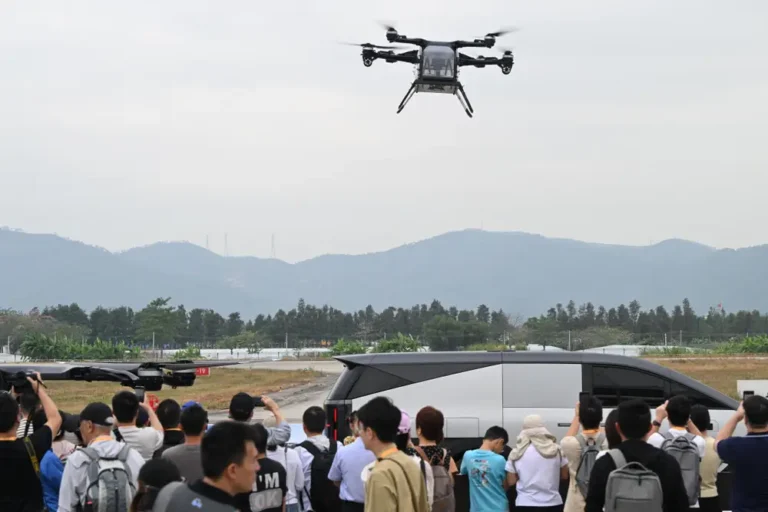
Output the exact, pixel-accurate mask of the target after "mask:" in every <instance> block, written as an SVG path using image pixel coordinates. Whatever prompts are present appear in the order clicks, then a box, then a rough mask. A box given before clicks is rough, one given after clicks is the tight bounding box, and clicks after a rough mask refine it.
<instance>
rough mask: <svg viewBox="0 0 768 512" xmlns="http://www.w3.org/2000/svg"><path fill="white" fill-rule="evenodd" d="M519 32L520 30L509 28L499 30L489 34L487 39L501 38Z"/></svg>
mask: <svg viewBox="0 0 768 512" xmlns="http://www.w3.org/2000/svg"><path fill="white" fill-rule="evenodd" d="M518 30H519V29H518V28H515V27H507V28H503V29H501V30H499V31H498V32H489V33H487V34H486V35H485V37H501V36H505V35H507V34H511V33H512V32H517V31H518Z"/></svg>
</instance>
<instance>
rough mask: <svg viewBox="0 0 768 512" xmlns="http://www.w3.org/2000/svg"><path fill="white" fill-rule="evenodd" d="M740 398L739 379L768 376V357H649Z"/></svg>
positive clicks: (767, 377) (765, 377)
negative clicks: (738, 390)
mask: <svg viewBox="0 0 768 512" xmlns="http://www.w3.org/2000/svg"><path fill="white" fill-rule="evenodd" d="M649 360H651V361H653V362H655V363H657V364H661V365H663V366H666V367H668V368H671V369H673V370H676V371H678V372H680V373H684V374H686V375H688V376H689V377H692V378H694V379H696V380H698V381H701V382H703V383H704V384H706V385H707V386H710V387H713V388H715V389H717V390H718V391H720V392H721V393H724V394H726V395H728V396H731V397H733V398H736V399H738V398H739V396H738V393H737V392H736V381H737V380H751V379H768V360H766V359H764V358H759V359H758V358H748V357H722V358H719V357H718V358H715V357H701V358H685V359H683V358H669V359H663V358H659V359H656V358H649Z"/></svg>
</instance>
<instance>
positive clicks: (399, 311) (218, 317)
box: [0, 298, 768, 350]
mask: <svg viewBox="0 0 768 512" xmlns="http://www.w3.org/2000/svg"><path fill="white" fill-rule="evenodd" d="M565 331H575V332H582V333H587V332H589V333H593V334H594V333H596V332H598V333H600V335H599V336H596V337H595V339H597V338H599V339H600V340H603V339H605V340H606V341H607V342H610V340H611V339H618V341H616V342H617V343H621V342H628V341H626V340H628V339H632V340H635V341H637V340H638V339H643V338H654V339H658V338H659V336H661V335H664V334H667V333H673V334H674V335H677V334H678V333H685V334H686V337H708V336H714V335H724V334H733V335H738V334H748V333H766V332H768V315H764V314H761V313H760V312H759V311H738V312H732V313H727V312H726V311H725V310H724V309H723V308H721V307H717V308H710V310H709V311H708V312H707V314H705V315H698V314H696V312H695V311H694V310H693V308H692V307H691V305H690V302H689V301H688V299H684V300H683V301H682V303H681V304H680V305H676V306H674V307H673V308H672V309H671V312H670V311H668V310H667V309H666V308H665V307H664V306H657V307H655V308H650V309H643V308H642V307H641V305H640V304H639V302H638V301H636V300H634V301H631V302H630V303H629V304H628V305H624V304H621V305H619V306H616V307H611V308H605V307H603V306H597V307H595V306H594V305H593V304H592V303H590V302H587V303H585V304H582V305H579V306H577V305H576V304H575V302H574V301H570V302H568V303H567V304H566V305H565V306H563V305H562V304H556V305H555V306H554V307H552V308H550V309H549V310H548V311H547V312H546V313H544V314H542V315H540V316H538V317H533V318H529V319H528V320H527V321H525V322H523V321H522V319H520V318H517V317H511V316H510V315H508V314H507V313H506V312H504V311H503V310H502V309H499V310H496V311H493V310H491V309H490V308H489V307H488V306H486V305H484V304H481V305H480V306H478V307H477V308H476V309H473V310H469V309H458V308H456V307H453V306H450V307H445V306H443V305H442V303H441V302H440V301H439V300H433V301H432V302H431V303H430V304H429V305H427V304H418V305H414V306H412V307H410V308H402V307H398V308H396V307H388V308H386V309H384V310H382V311H378V312H377V311H376V310H374V308H373V307H372V306H370V305H369V306H367V307H366V308H365V309H361V310H359V311H355V312H344V311H341V310H339V309H336V308H333V307H331V306H328V305H324V306H314V305H311V304H306V303H305V301H304V300H303V299H300V300H299V301H298V304H297V305H296V307H295V308H293V309H291V310H289V311H285V310H283V309H280V310H278V311H277V312H275V313H274V314H267V315H264V314H259V315H256V316H255V317H251V318H248V319H244V318H243V316H242V315H241V313H240V312H232V313H229V314H227V315H226V316H223V315H222V314H220V313H218V312H216V311H214V310H211V309H200V308H195V309H192V310H190V311H187V309H186V308H185V307H184V306H183V305H178V306H174V305H172V304H171V298H157V299H155V300H153V301H152V302H150V303H149V304H148V305H147V306H145V307H144V308H142V309H141V310H139V311H134V310H133V309H132V308H130V307H127V306H121V307H116V308H103V307H97V308H96V309H94V310H92V311H90V312H87V311H85V310H84V309H83V308H81V307H80V306H79V305H78V304H76V303H73V304H68V305H65V304H59V305H56V306H48V307H46V308H44V309H43V310H42V311H38V310H33V311H32V312H30V313H29V314H22V313H19V312H15V311H9V310H6V311H0V340H5V339H6V338H7V339H8V340H9V341H10V342H11V345H12V350H14V348H16V349H17V348H18V346H20V344H21V342H22V341H23V338H24V336H25V334H26V333H40V334H44V335H46V336H50V337H55V336H57V335H58V336H66V337H67V338H71V339H82V340H84V341H85V340H88V341H91V342H92V341H94V340H97V339H99V340H112V341H126V342H128V343H130V344H132V345H143V346H149V345H151V344H152V343H154V344H155V345H156V347H157V348H161V347H185V346H187V345H188V344H194V345H196V346H203V347H206V346H216V345H217V344H218V346H222V344H223V346H229V347H230V348H237V347H241V346H245V347H255V346H260V347H264V346H270V345H272V346H274V345H278V346H284V345H285V344H286V343H287V344H288V346H292V347H295V346H300V344H302V343H306V344H309V345H312V344H314V345H317V344H321V343H326V344H328V345H330V344H333V343H334V342H336V341H337V340H339V339H342V338H346V339H352V340H361V341H363V342H370V341H375V340H380V339H387V338H392V337H395V336H396V335H398V334H401V335H404V336H407V337H410V338H412V339H418V340H420V341H421V342H422V343H423V344H426V345H429V346H430V347H431V348H432V349H433V350H456V349H458V348H465V347H468V346H470V345H476V344H481V343H486V342H498V343H501V344H517V343H521V342H522V343H525V342H536V343H545V344H553V343H552V342H551V339H552V338H557V337H558V336H557V334H558V333H562V332H565ZM593 337H594V336H593ZM601 342H602V341H601ZM558 343H559V344H562V342H558Z"/></svg>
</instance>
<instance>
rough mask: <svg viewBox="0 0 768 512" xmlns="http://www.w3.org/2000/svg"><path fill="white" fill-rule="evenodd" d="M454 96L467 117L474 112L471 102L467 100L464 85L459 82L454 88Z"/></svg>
mask: <svg viewBox="0 0 768 512" xmlns="http://www.w3.org/2000/svg"><path fill="white" fill-rule="evenodd" d="M454 94H456V97H457V98H459V103H461V106H462V107H464V112H466V113H467V115H468V116H469V117H472V114H474V113H475V110H474V109H473V108H472V104H471V103H470V102H469V98H467V93H466V92H464V86H462V85H461V84H459V87H458V88H457V89H456V92H455V93H454Z"/></svg>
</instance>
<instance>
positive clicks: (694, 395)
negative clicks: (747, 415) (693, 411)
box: [670, 380, 731, 410]
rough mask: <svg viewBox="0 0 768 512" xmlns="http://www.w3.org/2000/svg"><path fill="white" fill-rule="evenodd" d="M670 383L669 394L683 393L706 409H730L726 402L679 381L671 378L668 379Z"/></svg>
mask: <svg viewBox="0 0 768 512" xmlns="http://www.w3.org/2000/svg"><path fill="white" fill-rule="evenodd" d="M670 384H671V387H672V389H671V396H676V395H685V396H687V397H688V398H690V399H691V401H692V402H693V403H694V404H699V405H703V406H704V407H706V408H707V409H723V410H731V407H729V406H727V405H726V404H723V403H721V402H718V401H717V400H715V399H714V398H710V397H708V396H707V395H705V394H704V393H701V392H699V391H696V390H694V389H691V388H689V387H688V386H685V385H683V384H680V383H679V382H675V381H674V380H673V381H670Z"/></svg>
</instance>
